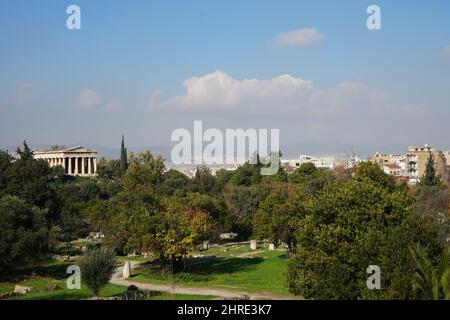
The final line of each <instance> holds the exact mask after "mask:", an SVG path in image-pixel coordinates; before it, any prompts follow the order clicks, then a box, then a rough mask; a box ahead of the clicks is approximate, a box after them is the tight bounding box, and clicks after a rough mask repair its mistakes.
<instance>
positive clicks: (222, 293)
mask: <svg viewBox="0 0 450 320" xmlns="http://www.w3.org/2000/svg"><path fill="white" fill-rule="evenodd" d="M130 263H131V268H132V269H136V268H137V267H139V262H136V261H131V262H130ZM122 268H123V267H119V268H117V270H116V272H115V273H114V274H113V276H112V279H111V281H110V283H113V284H117V285H121V286H130V285H134V286H136V287H138V288H139V289H141V290H150V291H160V292H167V293H178V294H193V295H204V296H216V297H219V298H222V299H236V298H239V297H243V296H247V297H249V298H250V299H251V300H292V299H295V298H293V297H289V296H281V295H273V294H260V293H254V292H246V291H230V290H225V289H212V288H202V287H183V286H179V285H173V286H172V285H166V284H154V283H143V282H136V281H131V280H129V279H123V278H122Z"/></svg>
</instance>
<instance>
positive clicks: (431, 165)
mask: <svg viewBox="0 0 450 320" xmlns="http://www.w3.org/2000/svg"><path fill="white" fill-rule="evenodd" d="M441 184H442V183H441V179H440V178H439V177H438V176H437V174H436V163H435V162H434V156H433V154H432V153H431V152H430V153H429V155H428V159H427V163H426V165H425V173H424V175H423V177H422V178H421V179H420V182H419V185H420V186H427V187H433V186H439V185H441Z"/></svg>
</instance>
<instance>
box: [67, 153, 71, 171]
mask: <svg viewBox="0 0 450 320" xmlns="http://www.w3.org/2000/svg"><path fill="white" fill-rule="evenodd" d="M67 159H69V171H68V172H67V173H68V174H72V158H71V157H68V158H67Z"/></svg>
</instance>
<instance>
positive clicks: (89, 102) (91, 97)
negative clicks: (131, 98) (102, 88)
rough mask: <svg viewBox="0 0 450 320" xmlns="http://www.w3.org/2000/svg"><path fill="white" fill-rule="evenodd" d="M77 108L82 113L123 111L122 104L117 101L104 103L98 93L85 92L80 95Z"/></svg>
mask: <svg viewBox="0 0 450 320" xmlns="http://www.w3.org/2000/svg"><path fill="white" fill-rule="evenodd" d="M75 108H76V109H77V110H80V111H94V110H98V111H117V110H120V109H122V104H121V103H120V102H119V101H117V100H107V101H104V100H103V98H102V96H101V95H100V94H99V93H97V92H96V91H93V90H84V91H82V92H81V93H80V94H79V96H78V99H77V102H76V104H75Z"/></svg>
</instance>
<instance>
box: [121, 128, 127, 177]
mask: <svg viewBox="0 0 450 320" xmlns="http://www.w3.org/2000/svg"><path fill="white" fill-rule="evenodd" d="M127 168H128V156H127V148H125V139H124V135H123V134H122V144H121V145H120V171H121V173H124V172H125V171H127Z"/></svg>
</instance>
